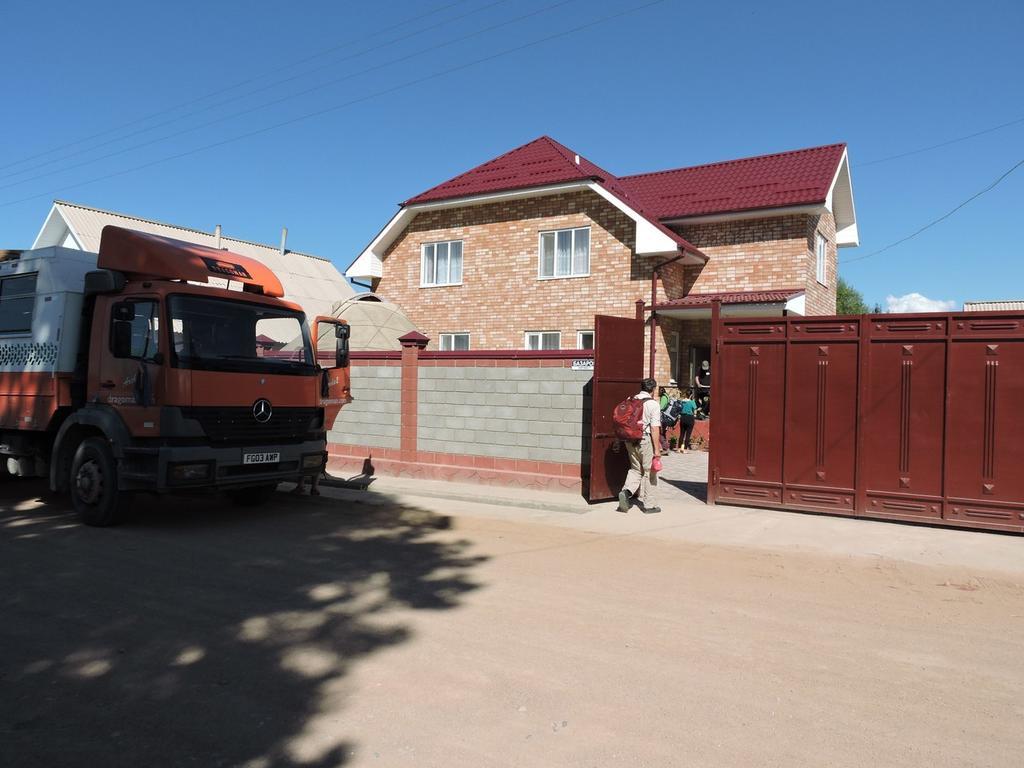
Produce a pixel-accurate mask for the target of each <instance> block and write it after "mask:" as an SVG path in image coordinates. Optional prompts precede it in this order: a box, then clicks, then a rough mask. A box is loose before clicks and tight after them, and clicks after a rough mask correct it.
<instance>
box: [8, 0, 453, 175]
mask: <svg viewBox="0 0 1024 768" xmlns="http://www.w3.org/2000/svg"><path fill="white" fill-rule="evenodd" d="M465 2H468V0H455V2H451V3H447V4H445V5H441V6H438V7H436V8H434V9H432V10H430V11H426V12H424V13H421V14H419V15H417V16H412V17H410V18H408V19H404V20H403V21H399V22H397V23H395V24H392V25H391V26H389V27H386V28H384V29H382V30H378V31H377V32H370V33H368V34H365V35H362V36H360V37H359V38H352V39H350V40H346V41H345V42H343V43H338V44H337V45H334V46H331V47H330V48H326V49H324V50H322V51H319V52H318V53H314V54H312V55H311V56H307V57H306V58H304V59H299V60H298V61H293V62H291V63H289V64H285V65H284V66H281V67H277V68H275V69H271V70H267V71H265V72H263V73H261V74H259V75H254V76H253V77H249V78H246V79H245V80H240V81H238V82H237V83H234V84H232V85H228V86H225V87H223V88H220V89H218V90H215V91H209V92H208V93H205V94H203V95H202V96H197V97H195V98H194V99H189V100H188V101H183V102H180V103H178V104H175V105H174V106H172V107H167V108H166V109H161V110H160V111H158V112H153V113H151V114H149V115H146V116H144V117H139V118H136V119H135V120H131V121H129V122H127V123H122V124H121V125H117V126H114V127H113V128H106V129H104V130H102V131H100V132H99V133H94V134H92V135H91V136H86V137H85V138H82V139H76V140H75V141H72V142H68V143H67V144H61V145H59V146H56V147H52V148H50V149H47V150H44V151H42V152H38V153H36V154H34V155H29V156H28V157H23V158H21V159H20V160H14V161H12V162H9V163H7V164H6V165H0V170H4V169H6V168H10V167H11V166H12V165H20V164H21V163H26V162H28V161H29V160H35V159H36V158H38V157H44V156H46V155H48V154H51V153H52V152H59V151H60V150H62V149H67V148H68V147H74V146H77V145H79V144H84V143H85V142H87V141H92V140H93V139H98V138H100V137H101V136H106V135H107V134H109V133H113V132H115V131H119V130H121V129H122V128H128V127H130V126H132V125H138V124H139V123H144V122H146V121H147V120H152V119H153V118H154V117H160V116H161V115H166V114H168V113H170V112H174V111H175V110H178V109H181V108H182V107H188V106H191V105H193V104H198V103H199V102H200V101H205V100H206V99H209V98H213V97H214V96H219V95H221V94H222V93H227V92H228V91H232V90H234V89H235V88H241V87H242V86H243V85H248V84H249V83H254V82H256V81H258V80H262V79H263V78H265V77H269V76H270V75H276V74H277V73H278V72H283V71H285V70H287V69H291V68H292V67H297V66H299V65H300V64H305V63H306V62H309V61H313V60H314V59H318V58H322V57H323V56H327V55H329V54H331V53H334V52H335V51H337V50H340V49H341V48H345V47H346V46H348V45H351V44H353V43H356V42H360V41H361V40H365V39H367V38H373V37H378V36H379V35H382V34H385V33H387V32H390V31H392V30H395V29H398V28H400V27H404V26H406V25H407V24H412V23H413V22H414V21H419V20H420V19H425V18H427V17H429V16H433V15H434V14H435V13H440V12H442V11H446V10H448V9H449V8H454V7H455V6H457V5H462V4H463V3H465Z"/></svg>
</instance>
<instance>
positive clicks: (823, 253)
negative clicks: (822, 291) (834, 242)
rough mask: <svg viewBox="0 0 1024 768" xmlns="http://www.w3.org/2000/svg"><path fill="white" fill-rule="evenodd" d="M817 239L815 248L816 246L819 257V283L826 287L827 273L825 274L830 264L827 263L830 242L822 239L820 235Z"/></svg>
mask: <svg viewBox="0 0 1024 768" xmlns="http://www.w3.org/2000/svg"><path fill="white" fill-rule="evenodd" d="M816 237H817V239H816V242H815V244H814V246H815V253H816V255H817V260H816V261H817V273H818V282H819V283H821V284H822V285H825V284H826V283H825V281H826V279H827V278H826V273H825V267H826V264H827V263H828V262H827V254H828V246H827V243H828V241H827V240H826V239H825V238H824V237H822V236H821V235H820V234H818V235H817V236H816Z"/></svg>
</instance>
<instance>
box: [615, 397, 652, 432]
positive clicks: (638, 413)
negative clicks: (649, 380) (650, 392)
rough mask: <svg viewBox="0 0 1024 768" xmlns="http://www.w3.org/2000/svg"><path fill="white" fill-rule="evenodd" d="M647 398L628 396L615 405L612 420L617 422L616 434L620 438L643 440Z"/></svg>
mask: <svg viewBox="0 0 1024 768" xmlns="http://www.w3.org/2000/svg"><path fill="white" fill-rule="evenodd" d="M645 402H647V401H646V399H644V400H638V399H637V398H635V397H627V398H626V399H625V400H623V401H622V402H621V403H619V404H618V405H616V406H615V410H614V411H612V421H613V422H615V436H616V437H617V438H619V440H642V439H643V437H644V403H645Z"/></svg>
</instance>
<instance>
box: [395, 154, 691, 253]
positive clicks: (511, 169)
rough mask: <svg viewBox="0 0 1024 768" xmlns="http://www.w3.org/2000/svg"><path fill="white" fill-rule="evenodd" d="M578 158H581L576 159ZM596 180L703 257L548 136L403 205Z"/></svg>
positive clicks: (609, 176)
mask: <svg viewBox="0 0 1024 768" xmlns="http://www.w3.org/2000/svg"><path fill="white" fill-rule="evenodd" d="M577 158H579V159H578V160H577ZM579 181H593V182H595V183H597V184H600V185H601V186H602V187H604V189H606V190H607V191H608V192H609V193H610V194H612V195H614V196H615V197H617V198H619V199H620V200H621V201H622V202H624V203H625V204H626V205H628V206H629V207H630V208H632V209H633V210H634V211H636V212H637V213H638V214H640V215H641V216H643V217H644V218H645V219H647V220H648V221H649V222H650V223H651V224H653V225H654V226H655V227H656V228H657V229H659V230H660V231H661V232H662V233H664V234H665V235H667V236H668V237H669V238H670V239H671V240H672V241H673V242H674V243H675V244H676V245H677V246H679V247H680V248H681V249H683V250H686V251H689V252H690V253H695V254H699V255H701V256H703V254H702V253H701V252H700V250H698V248H697V247H696V246H694V245H692V244H691V243H690V242H689V241H687V240H686V239H685V238H683V237H682V236H681V235H680V234H679V233H678V232H673V231H672V230H671V229H669V228H668V227H666V226H665V225H664V224H662V223H661V222H660V221H658V218H657V217H656V216H654V215H653V214H651V213H650V212H648V211H646V210H644V208H643V203H642V202H641V201H640V200H638V199H633V198H631V197H630V195H629V193H628V192H627V191H626V190H625V189H623V187H622V185H621V184H620V183H619V180H618V179H617V178H616V177H615V176H614V175H613V174H611V173H608V171H606V170H604V169H603V168H600V167H598V166H597V165H595V164H594V163H592V162H590V161H589V160H587V159H586V158H585V157H582V156H580V155H577V154H576V153H575V152H573V151H572V150H571V149H569V148H568V147H566V146H565V145H563V144H559V143H558V142H557V141H555V140H554V139H552V138H550V137H548V136H541V137H540V138H539V139H534V140H533V141H531V142H529V143H528V144H524V145H523V146H521V147H517V148H515V149H513V150H511V151H509V152H506V153H505V154H503V155H500V156H498V157H496V158H494V159H493V160H488V161H487V162H486V163H484V164H483V165H478V166H477V167H476V168H471V169H470V170H468V171H466V172H465V173H463V174H460V175H458V176H456V177H455V178H454V179H449V180H448V181H446V182H444V183H442V184H438V185H437V186H436V187H432V188H431V189H428V190H427V191H426V192H423V193H421V194H419V195H416V197H411V198H409V199H408V200H406V201H405V202H404V203H402V205H403V206H406V205H415V204H417V203H430V202H436V201H438V200H452V199H456V198H460V197H469V196H471V195H481V194H487V193H491V192H509V191H513V190H516V189H529V188H532V187H543V186H550V185H552V184H564V183H566V182H579Z"/></svg>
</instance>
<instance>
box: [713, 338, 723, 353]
mask: <svg viewBox="0 0 1024 768" xmlns="http://www.w3.org/2000/svg"><path fill="white" fill-rule="evenodd" d="M721 351H722V340H721V339H715V352H721Z"/></svg>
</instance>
